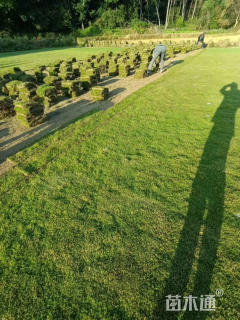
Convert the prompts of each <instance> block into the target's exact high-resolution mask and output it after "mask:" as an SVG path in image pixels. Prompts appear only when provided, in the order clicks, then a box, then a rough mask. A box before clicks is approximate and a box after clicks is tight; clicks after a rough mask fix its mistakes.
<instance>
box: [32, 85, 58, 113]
mask: <svg viewBox="0 0 240 320" xmlns="http://www.w3.org/2000/svg"><path fill="white" fill-rule="evenodd" d="M36 92H37V95H38V96H39V97H40V98H42V99H41V100H42V102H43V104H44V106H45V107H46V108H50V107H51V106H52V105H54V104H55V103H56V102H57V89H56V88H55V87H54V86H48V85H47V84H44V85H42V86H40V87H38V89H37V91H36Z"/></svg>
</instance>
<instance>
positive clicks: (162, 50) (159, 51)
mask: <svg viewBox="0 0 240 320" xmlns="http://www.w3.org/2000/svg"><path fill="white" fill-rule="evenodd" d="M166 50H167V49H166V47H165V46H164V45H163V44H159V45H158V46H157V47H156V48H155V49H154V50H153V58H152V61H151V62H150V64H149V67H148V74H150V73H151V71H152V68H153V64H154V62H156V60H157V58H158V57H160V56H161V58H160V59H161V68H160V72H163V67H164V57H165V55H166Z"/></svg>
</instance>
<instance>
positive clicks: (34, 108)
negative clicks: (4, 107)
mask: <svg viewBox="0 0 240 320" xmlns="http://www.w3.org/2000/svg"><path fill="white" fill-rule="evenodd" d="M14 105H15V111H16V113H17V116H16V118H17V119H18V120H19V121H20V122H21V123H22V124H23V125H24V126H26V127H35V126H36V125H38V124H40V123H42V122H43V121H44V120H45V116H44V106H43V105H42V104H40V103H38V102H32V101H16V102H15V103H14Z"/></svg>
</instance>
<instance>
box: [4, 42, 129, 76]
mask: <svg viewBox="0 0 240 320" xmlns="http://www.w3.org/2000/svg"><path fill="white" fill-rule="evenodd" d="M122 50H124V48H120V47H116V48H115V47H111V48H85V47H84V48H61V49H58V48H57V49H42V50H29V51H17V52H10V53H0V71H3V70H5V69H8V68H11V67H19V68H21V69H22V70H23V71H25V70H29V69H31V68H33V67H35V66H37V65H48V64H49V63H51V62H54V61H56V60H65V59H67V58H71V57H72V58H73V57H75V58H77V60H81V59H86V58H87V56H88V55H92V54H93V55H94V54H99V53H101V52H106V51H112V52H114V53H117V52H121V51H122Z"/></svg>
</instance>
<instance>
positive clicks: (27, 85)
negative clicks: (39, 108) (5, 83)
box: [18, 82, 39, 102]
mask: <svg viewBox="0 0 240 320" xmlns="http://www.w3.org/2000/svg"><path fill="white" fill-rule="evenodd" d="M36 90H37V86H36V85H35V84H34V83H33V82H22V83H20V84H18V91H19V99H20V100H22V101H34V102H36V101H38V100H39V96H38V95H37V93H36Z"/></svg>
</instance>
